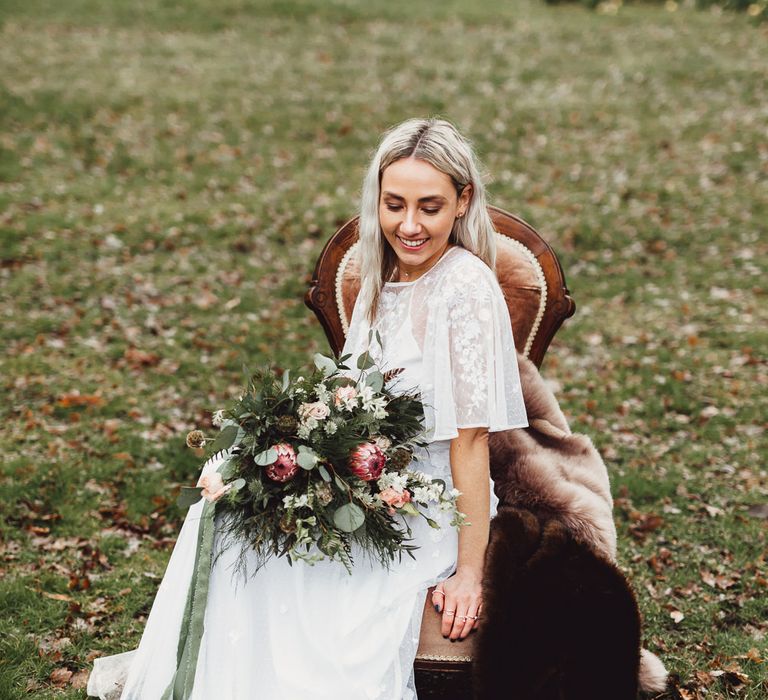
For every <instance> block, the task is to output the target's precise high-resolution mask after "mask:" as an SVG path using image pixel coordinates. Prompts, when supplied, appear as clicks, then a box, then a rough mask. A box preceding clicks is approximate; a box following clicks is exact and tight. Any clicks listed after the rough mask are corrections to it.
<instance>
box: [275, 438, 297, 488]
mask: <svg viewBox="0 0 768 700" xmlns="http://www.w3.org/2000/svg"><path fill="white" fill-rule="evenodd" d="M272 449H273V450H275V451H276V452H277V459H276V460H275V461H274V462H272V464H269V465H267V476H268V477H269V478H270V479H272V481H288V480H289V479H292V478H293V476H294V474H296V472H297V471H299V465H298V464H297V462H296V452H294V450H293V447H291V446H290V445H289V444H288V443H287V442H278V443H277V445H273V446H272Z"/></svg>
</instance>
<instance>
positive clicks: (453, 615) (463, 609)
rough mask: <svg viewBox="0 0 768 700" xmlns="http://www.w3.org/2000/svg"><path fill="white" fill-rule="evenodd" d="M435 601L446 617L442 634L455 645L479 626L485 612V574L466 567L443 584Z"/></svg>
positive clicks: (435, 604) (436, 593) (438, 586)
mask: <svg viewBox="0 0 768 700" xmlns="http://www.w3.org/2000/svg"><path fill="white" fill-rule="evenodd" d="M432 602H433V604H434V606H435V609H436V610H437V612H438V613H442V615H443V624H442V627H441V629H440V631H441V632H442V634H443V637H446V638H449V639H450V640H451V641H452V642H453V641H456V640H457V639H465V638H466V637H467V636H468V635H469V633H470V632H471V631H472V630H473V629H475V628H476V627H477V626H478V620H477V619H475V618H476V617H479V616H480V611H481V610H482V609H483V586H482V572H481V571H477V570H475V569H472V568H469V567H466V568H462V569H458V570H457V571H456V573H455V574H453V576H450V577H449V578H447V579H446V580H445V581H441V582H440V583H438V584H437V586H435V590H434V591H433V593H432Z"/></svg>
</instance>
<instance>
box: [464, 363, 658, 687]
mask: <svg viewBox="0 0 768 700" xmlns="http://www.w3.org/2000/svg"><path fill="white" fill-rule="evenodd" d="M518 364H519V367H520V380H521V384H522V387H523V394H524V397H525V406H526V409H527V412H528V422H529V427H527V428H523V429H515V430H509V431H503V432H496V433H491V434H490V436H489V449H490V454H491V475H492V477H493V479H494V482H495V485H496V492H497V495H498V496H499V500H500V503H499V512H498V514H497V516H496V517H495V518H494V519H493V521H492V522H491V538H490V542H489V546H488V556H487V557H486V574H485V580H486V585H485V587H484V591H485V594H484V600H485V614H484V618H485V624H484V625H483V626H481V627H479V628H478V632H477V634H478V638H477V640H476V649H475V662H474V664H473V667H474V668H473V675H474V687H475V698H476V700H500V699H501V698H507V697H509V698H515V699H519V700H549V699H550V698H552V700H554V699H555V698H557V700H580V699H581V698H585V700H586V699H587V698H589V699H590V700H601V699H603V698H604V699H605V700H609V699H610V700H624V699H626V700H634V698H635V697H636V696H637V690H638V686H639V688H640V689H641V690H644V691H648V692H658V691H662V690H664V688H665V686H666V679H667V671H666V669H665V668H664V665H663V664H662V662H661V661H660V660H659V659H658V658H657V657H656V656H654V655H653V654H651V653H650V652H648V651H646V650H645V649H641V648H640V628H641V620H640V616H639V612H638V609H637V602H636V600H635V597H634V594H633V592H632V589H631V586H630V585H629V583H628V582H627V581H626V579H625V577H624V575H623V574H622V573H621V571H620V570H619V569H618V568H617V567H616V528H615V525H614V522H613V514H612V510H613V500H612V498H611V491H610V482H609V478H608V471H607V469H606V467H605V464H604V462H603V460H602V458H601V457H600V454H599V453H598V451H597V449H596V448H595V446H594V445H593V444H592V441H591V440H590V438H589V437H587V436H586V435H581V434H575V433H572V432H571V430H570V428H569V426H568V423H567V422H566V420H565V417H564V415H563V413H562V411H561V410H560V407H559V406H558V403H557V400H556V399H555V397H554V395H553V394H552V392H551V391H550V390H549V388H548V387H547V386H546V384H545V382H544V380H543V379H542V378H541V376H540V375H539V372H538V370H537V369H536V366H535V365H534V364H533V363H532V362H530V361H529V360H528V359H526V358H525V357H523V356H522V355H520V354H518Z"/></svg>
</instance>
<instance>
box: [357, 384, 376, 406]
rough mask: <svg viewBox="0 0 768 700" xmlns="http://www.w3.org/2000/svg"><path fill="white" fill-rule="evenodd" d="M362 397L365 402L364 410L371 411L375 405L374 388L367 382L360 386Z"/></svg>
mask: <svg viewBox="0 0 768 700" xmlns="http://www.w3.org/2000/svg"><path fill="white" fill-rule="evenodd" d="M360 399H361V400H362V402H363V410H364V411H370V410H371V408H372V406H373V389H372V388H371V387H369V386H368V385H367V384H364V385H363V386H361V387H360Z"/></svg>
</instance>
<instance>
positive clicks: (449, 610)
mask: <svg viewBox="0 0 768 700" xmlns="http://www.w3.org/2000/svg"><path fill="white" fill-rule="evenodd" d="M455 618H456V598H454V597H453V596H451V595H446V596H445V604H444V606H443V621H442V624H441V625H440V633H441V634H442V635H443V637H445V638H446V639H447V638H448V635H450V634H451V630H453V621H454V619H455Z"/></svg>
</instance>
